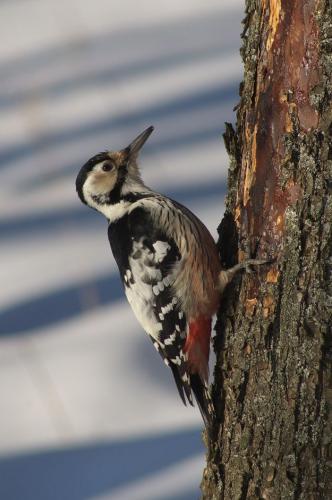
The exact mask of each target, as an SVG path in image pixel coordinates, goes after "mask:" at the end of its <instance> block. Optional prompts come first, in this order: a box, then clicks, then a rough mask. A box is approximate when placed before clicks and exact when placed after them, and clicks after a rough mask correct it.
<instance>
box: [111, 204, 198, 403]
mask: <svg viewBox="0 0 332 500" xmlns="http://www.w3.org/2000/svg"><path fill="white" fill-rule="evenodd" d="M122 225H124V227H121V226H122ZM127 235H129V238H128V236H127ZM109 239H110V243H111V247H112V250H113V254H114V257H115V259H116V261H117V264H118V267H119V270H120V274H121V278H122V281H123V284H124V287H125V293H126V296H127V299H128V301H129V303H130V305H131V307H132V309H133V311H134V313H135V315H136V317H137V319H138V321H139V322H140V324H141V325H142V327H143V328H144V330H145V331H146V332H147V333H148V334H149V336H150V337H151V340H152V342H153V344H154V346H155V347H156V349H157V350H158V352H159V353H160V355H161V356H162V358H163V359H164V362H165V363H166V364H167V365H168V366H169V367H170V368H171V370H172V372H173V375H174V378H175V382H176V385H177V388H178V391H179V394H180V396H181V398H182V400H183V402H184V403H186V397H187V399H188V401H189V402H190V403H191V404H192V395H191V389H190V380H189V378H190V377H189V374H188V373H187V362H186V359H185V355H184V351H183V349H184V344H185V342H186V337H187V331H188V324H187V318H186V316H185V313H184V311H183V310H181V304H180V301H179V299H178V297H177V296H176V294H175V291H174V288H173V286H172V284H173V282H174V280H175V278H176V275H177V269H178V266H179V265H180V264H181V263H180V261H181V255H180V253H179V249H178V247H177V245H176V244H175V242H174V240H173V239H172V238H169V237H168V236H167V235H166V234H165V233H163V231H162V230H160V228H157V227H156V225H155V224H154V222H153V220H152V218H151V217H150V214H149V212H148V211H147V210H145V209H144V208H142V207H138V208H136V209H135V210H133V211H132V212H131V213H130V214H129V215H128V216H126V218H123V219H121V221H119V222H118V224H117V227H116V225H114V224H112V225H111V226H110V228H109Z"/></svg>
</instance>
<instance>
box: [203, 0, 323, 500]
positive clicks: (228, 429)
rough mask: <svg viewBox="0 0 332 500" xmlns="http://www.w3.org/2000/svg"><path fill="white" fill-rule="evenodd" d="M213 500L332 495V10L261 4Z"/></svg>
mask: <svg viewBox="0 0 332 500" xmlns="http://www.w3.org/2000/svg"><path fill="white" fill-rule="evenodd" d="M243 39H244V41H243V47H242V56H243V60H244V70H245V73H244V82H243V84H242V85H241V88H240V95H241V100H240V104H239V107H238V110H237V129H236V131H234V130H233V128H232V127H231V126H230V125H227V127H226V133H225V142H226V146H227V149H228V152H229V156H230V160H231V164H230V169H229V186H228V197H227V208H226V214H225V216H224V219H223V221H222V223H221V225H220V228H219V234H220V242H219V244H220V254H221V258H222V261H223V263H224V265H225V267H229V266H231V265H232V264H234V261H236V260H237V259H239V260H243V259H244V258H248V257H256V258H265V257H272V258H275V259H276V261H275V263H274V264H273V265H270V266H267V267H265V268H261V269H259V271H258V273H255V274H250V275H244V276H242V277H238V279H237V280H235V282H234V283H233V284H232V285H231V286H229V287H228V289H227V291H226V294H225V295H224V297H223V299H222V303H221V306H220V313H219V317H218V323H217V327H216V331H217V335H216V338H215V351H216V355H217V362H216V369H215V374H214V375H215V379H214V384H213V398H214V401H215V404H216V407H217V420H216V422H215V428H214V438H213V440H212V441H211V443H210V445H209V450H208V461H207V467H206V469H205V471H204V477H203V481H202V492H203V498H204V499H206V500H219V499H225V500H233V499H239V500H245V499H303V500H311V499H327V500H329V499H332V320H331V315H332V272H331V269H332V229H331V227H332V139H331V135H332V109H331V102H332V101H331V99H332V84H331V82H332V2H331V1H328V0H321V1H319V0H260V1H259V0H256V1H255V0H247V2H246V18H245V20H244V32H243Z"/></svg>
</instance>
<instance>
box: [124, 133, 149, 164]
mask: <svg viewBox="0 0 332 500" xmlns="http://www.w3.org/2000/svg"><path fill="white" fill-rule="evenodd" d="M153 131H154V127H152V126H151V127H148V128H147V129H145V130H144V132H142V133H141V134H140V135H138V136H137V137H136V139H134V140H133V142H131V143H130V144H129V146H128V147H127V148H126V151H127V152H128V154H129V156H130V157H135V156H137V155H138V153H139V151H140V150H141V149H142V147H143V146H144V144H145V143H146V141H147V140H148V138H149V137H150V135H151V134H152V132H153Z"/></svg>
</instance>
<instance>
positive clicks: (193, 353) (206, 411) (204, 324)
mask: <svg viewBox="0 0 332 500" xmlns="http://www.w3.org/2000/svg"><path fill="white" fill-rule="evenodd" d="M210 337H211V318H207V317H204V316H199V317H198V318H196V319H195V320H194V321H191V322H190V323H189V333H188V335H187V340H186V343H185V346H184V352H185V354H186V355H187V362H188V368H189V373H190V375H189V377H190V386H191V389H192V391H193V393H194V395H195V399H196V401H197V404H198V407H199V409H200V412H201V414H202V417H203V420H204V423H205V426H206V429H207V431H208V434H210V431H211V428H212V422H213V418H214V408H213V403H212V400H211V396H210V394H209V389H208V376H209V353H210Z"/></svg>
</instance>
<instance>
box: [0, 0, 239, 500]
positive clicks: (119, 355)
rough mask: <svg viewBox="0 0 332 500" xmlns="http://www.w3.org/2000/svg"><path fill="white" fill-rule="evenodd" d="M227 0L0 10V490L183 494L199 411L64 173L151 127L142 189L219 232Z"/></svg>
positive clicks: (47, 497)
mask: <svg viewBox="0 0 332 500" xmlns="http://www.w3.org/2000/svg"><path fill="white" fill-rule="evenodd" d="M242 4H243V2H242V1H240V0H222V1H220V0H218V1H217V0H207V1H205V2H202V1H198V0H183V1H181V2H180V1H178V0H177V1H175V0H167V1H159V2H154V1H152V0H141V2H139V3H138V2H137V3H136V2H133V1H130V0H121V1H120V0H113V1H111V2H110V1H109V0H94V1H93V2H88V1H87V0H84V1H82V0H66V1H64V0H59V1H57V2H55V1H54V0H43V1H42V0H25V1H22V0H12V1H10V2H9V1H7V2H2V3H1V5H0V28H1V44H0V110H1V125H0V190H1V192H0V234H1V248H0V259H1V269H0V275H1V283H2V292H1V294H0V302H1V314H0V398H1V399H0V401H1V409H0V498H1V499H3V500H83V499H91V500H92V499H95V500H106V499H107V500H157V499H160V500H171V499H172V500H189V499H190V500H192V499H194V498H198V497H199V490H198V485H199V482H200V478H201V472H202V467H203V458H204V457H203V446H202V444H201V439H200V429H201V421H200V418H199V415H198V411H197V409H194V410H193V409H186V408H184V407H183V406H182V404H181V401H180V400H179V398H178V396H177V393H176V389H175V387H174V385H173V381H172V379H171V376H170V373H169V372H168V370H167V369H166V368H165V367H164V366H163V365H162V363H161V362H160V359H159V357H158V355H157V354H156V353H155V351H154V348H153V346H152V345H151V343H150V342H149V341H148V340H147V339H146V338H145V336H144V334H143V332H142V331H141V330H140V328H139V326H138V325H137V323H136V321H135V319H134V317H133V314H132V313H131V311H130V309H129V306H128V305H127V304H126V302H125V301H124V297H123V293H122V289H121V286H120V283H119V279H118V277H117V272H116V269H115V264H114V262H113V258H112V256H111V253H110V249H109V246H108V241H107V235H106V223H105V221H104V220H103V219H102V217H101V216H99V215H98V214H94V213H93V212H92V211H91V210H88V209H87V208H86V207H84V206H83V205H81V204H80V202H79V201H78V199H77V196H76V193H75V189H74V180H75V177H76V173H77V171H78V169H79V168H80V166H81V165H82V164H83V163H84V162H85V161H86V159H87V158H89V157H90V156H92V155H93V154H95V153H96V152H98V151H101V150H105V149H107V148H108V149H109V148H114V149H116V148H120V147H123V146H125V145H127V143H128V142H129V141H130V140H131V139H132V138H133V137H135V136H136V135H137V134H138V133H139V132H141V131H142V130H143V129H144V128H145V127H147V126H149V125H151V124H153V125H154V126H155V132H154V134H153V135H152V136H151V138H150V139H149V141H148V143H147V144H146V146H145V149H144V153H143V155H142V159H141V164H142V171H143V175H144V178H145V180H146V182H147V184H148V185H151V186H153V187H155V188H156V189H157V190H159V191H161V192H164V193H166V194H169V195H171V196H172V197H174V198H176V199H177V200H179V201H180V202H182V203H184V204H186V205H188V206H189V207H190V208H191V209H192V210H193V211H195V212H196V213H197V214H198V215H199V216H200V217H201V218H202V219H203V221H205V223H206V224H207V225H208V227H209V228H210V230H211V231H212V232H213V234H214V235H216V226H217V224H218V222H219V221H220V218H221V215H222V211H223V198H224V194H225V180H226V168H227V158H226V155H225V151H224V148H223V145H222V141H221V133H222V131H223V122H224V121H232V120H233V112H232V108H233V107H234V105H235V104H236V103H237V89H238V82H239V81H240V79H241V64H240V60H239V56H238V47H239V45H240V37H239V33H240V20H241V18H242V16H243V5H242Z"/></svg>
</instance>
